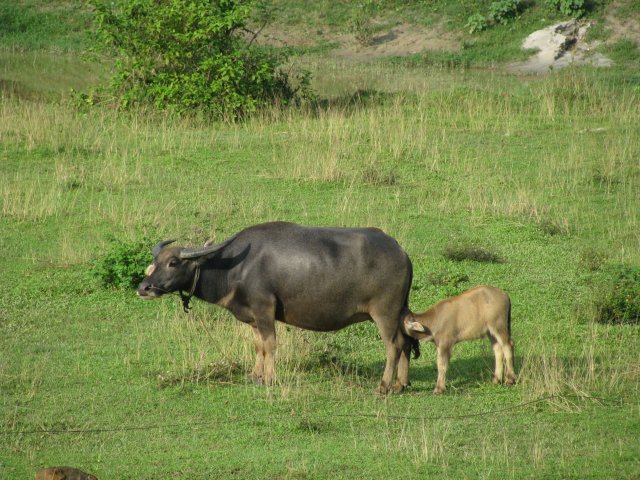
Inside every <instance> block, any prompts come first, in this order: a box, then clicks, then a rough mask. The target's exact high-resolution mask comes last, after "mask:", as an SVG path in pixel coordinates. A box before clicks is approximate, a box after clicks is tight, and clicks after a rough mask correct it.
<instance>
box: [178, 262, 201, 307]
mask: <svg viewBox="0 0 640 480" xmlns="http://www.w3.org/2000/svg"><path fill="white" fill-rule="evenodd" d="M198 280H200V267H196V273H195V274H194V275H193V285H191V290H190V291H189V294H188V295H187V294H185V293H184V292H183V291H182V290H180V298H181V299H182V309H183V310H184V313H189V310H191V307H190V306H189V302H190V301H191V297H193V294H194V292H195V291H196V286H197V285H198Z"/></svg>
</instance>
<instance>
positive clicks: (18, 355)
mask: <svg viewBox="0 0 640 480" xmlns="http://www.w3.org/2000/svg"><path fill="white" fill-rule="evenodd" d="M341 5H342V4H341ZM443 5H444V4H443ZM343 7H344V5H342V6H341V7H340V8H343ZM344 8H346V7H344ZM442 8H444V6H443V7H442ZM625 48H626V47H625ZM36 54H37V55H41V54H42V55H43V56H46V55H47V51H46V49H45V51H44V52H34V51H32V50H31V51H28V52H25V53H17V52H13V53H12V52H7V51H5V52H4V55H12V56H7V57H5V58H10V59H11V61H12V62H14V63H12V64H11V65H13V66H11V67H8V68H6V69H5V71H4V72H3V74H2V75H3V78H8V76H13V77H12V78H15V79H18V78H22V79H23V81H22V83H23V84H24V82H26V80H27V79H29V81H30V82H31V83H30V86H29V88H28V89H29V92H30V93H28V94H26V93H25V92H24V91H23V90H20V91H16V90H15V89H14V90H11V89H8V90H7V89H4V90H3V91H4V94H3V96H2V101H1V102H0V179H1V180H2V181H1V182H0V231H1V232H2V235H0V246H1V247H2V253H3V255H2V257H0V271H2V276H0V287H1V288H2V292H3V294H2V295H1V296H0V392H1V395H0V478H3V479H4V478H7V479H21V478H29V477H33V474H34V472H35V471H37V470H38V469H39V468H41V467H43V466H52V465H71V466H76V467H79V468H82V469H84V470H86V471H90V472H92V473H95V474H96V475H97V476H98V478H101V479H108V478H117V479H127V478H131V479H157V478H282V479H306V478H309V479H315V478H345V479H346V478H399V477H408V478H417V477H427V476H436V475H437V476H439V477H444V478H456V479H457V478H501V479H503V478H514V479H521V478H532V479H540V478H576V479H578V478H580V479H584V478H592V479H601V478H629V479H631V478H637V477H638V475H639V474H640V462H639V461H638V458H640V449H639V446H638V442H637V432H638V430H639V428H640V419H639V417H638V406H639V404H638V391H639V387H640V363H639V360H638V355H637V352H638V349H639V347H640V334H639V331H638V328H637V326H630V325H602V324H598V323H596V322H595V321H594V302H595V301H596V300H597V298H596V297H597V295H596V294H597V293H598V292H599V290H598V286H599V282H600V281H601V280H603V279H606V272H607V271H608V269H611V268H616V267H615V266H616V265H619V264H626V265H636V266H637V265H640V238H639V237H638V231H640V229H639V228H638V227H639V223H640V166H639V165H638V158H640V144H638V142H637V138H640V107H639V105H640V102H639V100H640V98H639V95H640V92H639V91H638V89H637V86H636V83H634V81H633V78H637V75H638V74H637V69H633V68H632V67H631V66H626V67H624V66H623V67H616V68H613V69H610V70H606V71H605V70H598V71H595V70H591V69H588V68H584V69H570V70H567V71H561V72H556V73H554V74H553V75H549V76H546V77H535V78H528V77H517V76H512V75H507V74H502V73H500V72H499V71H498V70H491V71H485V70H479V69H474V70H469V69H455V68H454V69H441V68H439V67H437V66H435V67H434V66H428V65H427V66H425V65H420V64H416V65H413V66H412V65H404V66H403V67H402V68H400V67H399V66H398V64H392V63H391V62H388V61H381V62H373V63H369V64H353V63H340V62H338V61H333V60H330V59H328V58H326V57H325V56H323V55H318V56H314V55H308V56H306V57H305V58H304V59H302V60H301V61H302V62H304V63H305V64H306V65H307V66H308V67H309V68H311V69H312V70H313V71H314V73H315V77H314V86H315V87H316V90H317V91H318V92H319V96H320V100H319V101H318V102H317V103H316V104H314V105H308V106H305V107H304V108H302V109H300V110H281V109H278V108H274V110H273V111H270V112H265V113H264V114H262V115H260V116H257V117H255V118H253V119H251V120H249V121H247V122H246V123H242V124H218V123H215V124H211V123H208V122H205V121H202V120H198V119H179V118H173V117H168V116H161V115H158V114H154V113H152V112H129V113H122V112H113V111H110V110H101V109H92V110H77V109H74V108H72V107H71V106H70V105H68V102H66V98H67V97H66V95H64V92H65V91H67V90H68V88H69V87H70V86H72V82H77V83H74V84H73V86H74V87H75V88H82V87H83V86H85V85H88V84H91V83H93V82H95V78H96V76H95V75H97V73H96V72H100V71H101V69H100V68H99V67H92V68H95V70H93V69H90V68H84V69H83V68H81V67H79V63H76V62H74V61H73V60H72V57H68V56H60V57H59V58H58V59H57V60H56V57H55V55H54V56H50V57H46V58H48V60H47V61H50V62H52V64H54V65H55V64H57V65H59V69H58V70H59V71H69V72H75V71H77V72H78V73H77V74H75V75H70V76H69V77H67V78H66V79H65V78H64V77H60V80H59V81H56V82H54V83H55V84H54V85H49V83H48V81H47V80H48V79H49V78H50V76H51V74H50V73H49V72H50V70H48V72H47V73H43V72H42V70H40V68H39V67H37V68H36V67H34V68H33V70H31V72H32V73H31V74H30V75H26V74H25V73H24V70H23V69H24V68H27V67H26V66H27V65H29V64H30V63H29V62H30V61H29V58H45V57H39V56H37V57H36ZM31 55H33V57H30V56H31ZM67 62H68V63H67ZM345 67H348V68H345ZM71 78H73V81H72V80H71ZM51 98H54V99H62V100H63V101H51V100H50V99H51ZM270 220H290V221H296V222H300V223H305V224H310V225H344V226H362V225H372V226H378V227H381V228H383V229H385V230H386V231H387V232H388V233H390V234H392V235H393V236H394V237H396V238H397V239H398V240H399V242H400V243H401V244H402V245H403V247H404V248H405V249H406V250H407V251H408V253H409V254H410V256H411V258H412V260H413V263H414V282H413V286H412V291H411V298H410V303H411V307H412V309H414V310H415V311H422V310H423V309H425V308H427V307H428V306H429V305H431V304H432V303H434V302H436V301H439V300H441V299H442V298H445V297H446V296H449V295H454V294H456V293H459V292H461V291H463V290H465V289H467V288H469V287H471V286H473V285H477V284H479V283H489V284H493V285H496V286H498V287H501V288H504V289H505V290H507V291H508V292H509V294H510V296H511V298H512V301H513V325H512V328H513V336H514V341H515V343H516V370H517V373H518V374H519V376H520V378H519V383H518V385H516V386H515V387H512V388H503V387H496V386H493V385H491V384H490V379H491V373H492V362H493V358H492V351H491V347H490V345H489V342H487V341H479V342H471V343H463V344H460V345H458V346H457V347H456V349H455V350H454V354H453V358H452V363H451V366H450V370H449V373H448V383H447V386H448V390H447V394H446V395H444V396H440V397H436V396H433V395H432V394H431V390H432V389H433V386H434V384H435V378H436V368H435V350H434V348H433V347H432V346H431V345H423V356H422V357H421V358H420V359H418V360H416V361H415V362H413V363H412V368H411V377H412V383H413V384H412V387H411V388H410V390H409V391H408V392H407V393H405V394H402V395H391V396H388V397H386V398H379V397H377V396H375V395H373V393H372V392H373V390H374V388H375V387H376V386H377V384H378V382H379V379H380V376H381V374H382V369H383V364H384V355H383V348H382V342H381V341H380V340H379V339H378V335H377V332H376V329H375V327H374V326H373V325H371V324H369V323H366V324H358V325H355V326H352V327H349V328H348V329H345V330H343V331H341V332H338V333H336V334H318V333H313V332H306V331H302V330H298V329H293V328H291V329H290V328H287V327H284V326H280V327H279V329H278V345H279V350H278V359H277V368H278V374H279V383H278V385H277V386H276V387H273V388H261V387H256V386H254V385H252V384H251V383H249V382H248V381H247V379H246V373H247V372H248V371H249V370H250V368H251V366H252V364H253V344H252V338H251V337H252V336H251V333H250V332H249V331H248V330H249V329H247V328H246V326H244V325H242V324H240V323H239V322H237V321H236V320H234V319H233V318H232V317H231V316H230V315H229V314H227V313H226V312H224V311H223V310H222V309H220V308H218V307H214V306H210V305H206V304H204V303H202V302H197V301H196V302H193V303H192V305H193V307H194V309H193V310H192V312H191V313H190V314H189V315H185V314H184V313H183V312H182V308H181V305H180V302H179V300H178V299H177V298H176V297H168V298H163V299H161V300H158V301H155V302H142V301H139V300H137V299H136V298H135V294H134V292H133V291H131V290H111V289H105V288H103V287H102V286H100V284H99V283H98V281H97V280H96V279H95V278H94V277H93V276H92V273H91V272H92V268H93V262H94V260H96V259H101V258H103V257H104V255H105V253H106V251H107V249H108V248H109V245H110V244H111V238H112V237H115V238H119V239H122V240H126V241H130V242H135V241H139V240H141V239H143V238H145V237H149V238H152V239H154V241H157V240H161V239H165V238H169V237H171V238H178V239H179V242H180V243H181V244H184V245H196V244H202V243H203V242H204V241H205V240H206V239H209V238H212V239H214V240H222V239H224V238H227V237H228V236H230V235H232V234H233V233H235V232H236V231H238V230H239V229H241V228H243V227H245V226H247V225H251V224H254V223H258V222H262V221H270ZM452 245H453V246H459V245H463V246H476V247H477V246H480V247H482V248H483V249H486V250H487V251H489V252H491V253H494V254H495V255H497V256H498V257H499V258H500V259H501V262H498V263H491V262H478V261H474V258H475V257H473V256H472V255H471V256H467V257H466V258H463V259H462V260H461V261H453V260H450V259H448V258H447V257H446V253H447V251H448V248H450V247H451V246H452ZM151 246H152V245H149V248H151ZM482 412H488V413H486V414H481V415H478V416H472V415H473V414H476V413H482ZM68 430H72V431H73V433H71V432H68V433H47V432H46V431H57V432H60V431H68Z"/></svg>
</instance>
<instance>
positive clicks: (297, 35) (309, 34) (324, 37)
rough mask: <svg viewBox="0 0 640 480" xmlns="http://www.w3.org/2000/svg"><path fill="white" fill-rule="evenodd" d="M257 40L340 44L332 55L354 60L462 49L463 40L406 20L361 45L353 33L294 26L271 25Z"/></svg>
mask: <svg viewBox="0 0 640 480" xmlns="http://www.w3.org/2000/svg"><path fill="white" fill-rule="evenodd" d="M256 41H257V42H258V43H262V44H265V45H273V46H276V47H282V46H302V47H312V46H317V45H321V44H322V43H325V44H335V45H337V47H336V48H335V49H333V50H332V51H331V55H333V56H335V57H338V58H343V59H352V60H369V59H375V58H380V57H390V56H404V55H413V54H415V53H420V52H425V51H448V52H455V51H457V50H459V49H460V47H461V43H462V42H461V41H460V40H459V39H458V36H457V35H456V34H455V33H451V32H445V31H444V30H443V29H441V28H439V27H434V28H431V29H429V28H425V27H420V26H417V25H410V24H406V23H405V24H401V25H397V26H395V27H393V28H391V29H389V30H387V31H385V32H381V33H378V34H376V35H373V37H372V38H371V43H370V44H369V45H362V44H361V43H359V42H358V41H357V40H356V39H355V37H354V35H352V34H348V33H341V32H332V31H329V30H324V29H317V30H315V31H302V30H299V29H296V28H295V27H291V28H287V29H286V31H285V30H283V29H282V28H279V29H277V30H275V29H273V28H271V27H269V26H268V27H266V28H264V29H263V30H262V31H261V32H260V34H259V35H258V37H257V38H256Z"/></svg>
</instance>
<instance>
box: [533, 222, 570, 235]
mask: <svg viewBox="0 0 640 480" xmlns="http://www.w3.org/2000/svg"><path fill="white" fill-rule="evenodd" d="M538 227H539V228H540V230H542V231H543V232H544V233H545V234H547V235H551V236H555V235H568V234H569V226H568V225H567V224H566V223H562V222H557V221H554V220H542V221H541V222H540V223H538Z"/></svg>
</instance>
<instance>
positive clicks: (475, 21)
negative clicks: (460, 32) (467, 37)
mask: <svg viewBox="0 0 640 480" xmlns="http://www.w3.org/2000/svg"><path fill="white" fill-rule="evenodd" d="M488 27H489V23H488V22H487V19H486V18H484V16H482V15H480V14H479V13H474V14H473V15H471V16H470V17H469V18H467V23H466V24H465V26H464V28H466V29H467V30H468V31H469V33H477V32H482V31H484V30H486V29H487V28H488Z"/></svg>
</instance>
